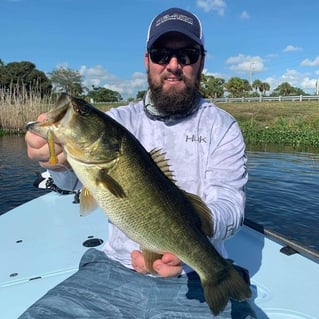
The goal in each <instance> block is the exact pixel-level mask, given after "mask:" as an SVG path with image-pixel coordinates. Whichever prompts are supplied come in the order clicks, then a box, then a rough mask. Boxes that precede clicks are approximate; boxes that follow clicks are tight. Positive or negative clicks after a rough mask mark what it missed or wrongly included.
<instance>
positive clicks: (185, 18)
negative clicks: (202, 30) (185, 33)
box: [155, 13, 193, 27]
mask: <svg viewBox="0 0 319 319" xmlns="http://www.w3.org/2000/svg"><path fill="white" fill-rule="evenodd" d="M171 20H179V21H183V22H186V23H188V24H190V25H193V19H192V18H190V17H188V16H186V15H184V14H179V13H174V14H166V15H164V16H162V17H160V18H159V19H157V20H156V22H155V26H156V27H158V26H159V25H161V24H162V23H165V22H167V21H171Z"/></svg>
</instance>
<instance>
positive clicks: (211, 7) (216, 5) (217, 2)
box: [196, 0, 227, 16]
mask: <svg viewBox="0 0 319 319" xmlns="http://www.w3.org/2000/svg"><path fill="white" fill-rule="evenodd" d="M196 4H197V6H198V7H199V8H201V9H203V10H204V11H205V12H210V11H217V13H218V14H219V15H220V16H223V15H224V14H225V9H226V7H227V5H226V2H225V1H224V0H197V1H196Z"/></svg>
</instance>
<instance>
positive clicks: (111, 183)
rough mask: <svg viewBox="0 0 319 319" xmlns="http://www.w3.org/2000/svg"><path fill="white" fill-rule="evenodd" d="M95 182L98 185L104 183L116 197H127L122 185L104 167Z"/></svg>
mask: <svg viewBox="0 0 319 319" xmlns="http://www.w3.org/2000/svg"><path fill="white" fill-rule="evenodd" d="M95 182H96V184H97V185H103V186H104V187H106V188H107V189H108V190H109V191H110V192H111V193H112V194H113V195H114V196H115V197H118V198H124V197H126V194H125V192H124V189H123V188H122V186H121V185H120V184H119V183H118V182H117V181H116V180H115V179H114V178H113V177H112V176H110V175H109V174H108V173H107V170H106V169H104V168H101V169H100V170H99V172H98V174H97V177H96V180H95Z"/></svg>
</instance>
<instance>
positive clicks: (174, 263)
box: [131, 250, 182, 277]
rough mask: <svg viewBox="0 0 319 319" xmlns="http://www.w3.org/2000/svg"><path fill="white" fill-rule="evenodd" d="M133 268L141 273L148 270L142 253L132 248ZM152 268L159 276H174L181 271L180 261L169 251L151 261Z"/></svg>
mask: <svg viewBox="0 0 319 319" xmlns="http://www.w3.org/2000/svg"><path fill="white" fill-rule="evenodd" d="M131 258H132V266H133V268H134V269H135V270H136V271H137V272H139V273H143V274H147V273H148V272H149V270H148V269H147V268H146V266H145V260H144V256H143V253H142V252H141V251H139V250H133V251H132V253H131ZM153 268H154V270H155V271H156V272H157V273H158V274H159V275H160V276H161V277H174V276H178V275H180V274H181V272H182V261H181V260H180V259H179V258H177V257H176V256H175V255H173V254H171V253H165V254H163V256H162V258H161V259H157V260H155V261H154V263H153Z"/></svg>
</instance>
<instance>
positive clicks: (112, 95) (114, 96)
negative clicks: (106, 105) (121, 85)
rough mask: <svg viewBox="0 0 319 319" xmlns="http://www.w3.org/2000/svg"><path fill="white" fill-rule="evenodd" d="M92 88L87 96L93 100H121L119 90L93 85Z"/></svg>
mask: <svg viewBox="0 0 319 319" xmlns="http://www.w3.org/2000/svg"><path fill="white" fill-rule="evenodd" d="M92 88H93V90H90V91H89V92H88V93H87V97H88V98H90V99H93V101H94V102H119V101H122V100H123V99H122V96H121V94H120V93H119V92H116V91H112V90H110V89H107V88H103V87H95V86H94V85H92Z"/></svg>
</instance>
